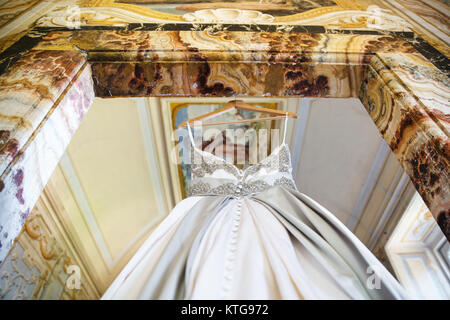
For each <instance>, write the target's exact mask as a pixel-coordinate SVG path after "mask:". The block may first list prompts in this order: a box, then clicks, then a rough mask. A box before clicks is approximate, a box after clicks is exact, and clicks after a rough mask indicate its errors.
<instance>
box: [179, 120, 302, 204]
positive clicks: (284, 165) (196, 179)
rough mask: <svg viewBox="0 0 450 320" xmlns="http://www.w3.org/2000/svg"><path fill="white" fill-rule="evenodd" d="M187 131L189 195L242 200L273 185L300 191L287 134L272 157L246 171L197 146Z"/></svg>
mask: <svg viewBox="0 0 450 320" xmlns="http://www.w3.org/2000/svg"><path fill="white" fill-rule="evenodd" d="M188 130H189V137H190V139H191V143H192V148H191V182H190V186H189V196H195V195H228V196H235V197H243V196H248V195H252V194H256V193H259V192H262V191H265V190H267V189H269V188H271V187H273V186H283V187H286V188H289V189H293V190H297V188H296V186H295V183H294V179H293V177H292V166H291V157H290V152H289V147H288V145H287V144H286V143H285V142H284V140H285V136H286V134H285V135H284V138H283V143H282V144H281V145H280V146H278V147H277V148H276V149H275V150H273V152H272V153H271V154H270V155H269V156H267V157H266V158H264V159H263V160H261V161H259V162H258V163H256V164H254V165H251V166H249V167H247V168H245V169H239V168H237V167H236V166H235V165H234V164H232V163H230V162H228V161H226V160H225V159H223V158H221V157H218V156H216V155H214V154H212V153H210V152H206V151H203V150H201V149H198V148H197V147H195V145H194V140H193V137H192V134H191V132H190V127H188ZM285 133H286V132H285Z"/></svg>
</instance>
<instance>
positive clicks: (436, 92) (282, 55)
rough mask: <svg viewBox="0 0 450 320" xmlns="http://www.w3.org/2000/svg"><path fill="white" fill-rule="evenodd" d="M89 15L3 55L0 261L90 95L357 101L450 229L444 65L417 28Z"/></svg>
mask: <svg viewBox="0 0 450 320" xmlns="http://www.w3.org/2000/svg"><path fill="white" fill-rule="evenodd" d="M83 10H84V9H83ZM86 10H87V9H86ZM88 18H89V17H88ZM94 18H95V19H97V20H95V19H94ZM94 18H92V19H94V21H95V23H94V24H96V25H94V26H92V25H89V24H88V25H85V26H83V23H81V24H80V25H77V26H76V27H77V28H78V29H73V28H68V27H63V26H56V27H55V26H45V24H44V25H43V24H41V26H38V27H35V28H33V29H32V30H30V31H29V32H28V33H27V34H26V35H24V36H23V37H22V38H21V39H20V40H18V41H17V42H16V43H15V44H13V45H12V46H11V47H10V48H8V50H10V51H14V50H16V51H20V52H21V54H20V55H15V56H11V57H9V56H7V54H8V50H6V51H4V52H3V53H2V55H3V56H4V57H5V59H3V61H7V62H8V63H7V64H2V65H1V68H0V69H1V70H0V71H2V74H1V75H0V113H1V118H0V121H1V125H2V130H1V131H0V135H1V136H0V138H1V142H0V143H1V147H0V169H1V172H2V173H1V176H0V218H1V219H0V221H1V226H0V228H1V229H3V230H4V231H5V230H7V231H8V236H7V238H6V239H2V240H3V241H2V242H3V245H2V246H1V247H0V260H1V259H2V258H3V257H4V256H5V254H6V253H7V251H8V249H9V247H10V245H11V243H12V240H13V239H14V238H15V236H16V235H17V234H18V232H19V231H20V228H21V227H22V225H23V223H24V222H25V219H26V218H27V216H28V213H29V212H30V210H31V208H32V207H33V205H34V203H35V202H36V200H37V198H38V197H39V195H40V193H41V190H42V188H43V187H44V186H45V184H46V182H47V180H48V178H49V176H50V175H51V173H52V171H53V169H54V167H55V166H56V164H57V163H58V161H59V158H60V156H61V155H62V153H63V151H64V149H65V147H66V146H67V144H68V143H69V141H70V139H71V137H72V134H73V133H74V131H75V130H76V129H77V127H78V125H79V123H80V122H81V120H82V117H83V115H84V114H85V113H86V112H87V110H88V109H89V106H90V104H91V102H92V99H93V97H94V96H100V97H120V96H231V95H233V96H300V97H311V96H315V97H341V98H342V97H358V98H359V99H360V100H361V101H362V102H363V104H364V105H365V107H366V109H367V111H368V113H369V114H370V116H371V117H372V119H373V120H374V122H375V124H376V126H377V127H378V129H379V131H380V134H381V135H382V136H383V137H384V139H385V140H386V141H387V143H388V144H389V145H390V147H391V149H392V150H393V152H394V154H395V155H396V156H397V158H398V160H399V162H400V163H401V165H402V166H403V168H404V170H405V172H406V173H407V174H408V175H409V176H410V178H411V180H412V182H413V183H414V185H415V187H416V189H417V190H418V192H419V194H420V195H421V196H422V198H423V199H424V201H425V203H426V204H427V206H428V207H429V209H430V211H431V212H432V213H433V216H434V217H435V218H436V220H437V221H438V223H439V225H440V227H441V229H442V230H443V231H444V233H445V234H446V235H447V237H448V236H449V233H450V230H449V216H450V213H449V190H448V186H449V177H448V167H449V164H448V161H449V148H448V146H449V138H448V128H449V121H448V107H449V106H448V100H449V99H448V98H449V96H450V90H449V81H448V76H447V73H448V63H447V60H446V57H445V56H443V55H441V54H440V53H439V51H437V50H436V49H434V48H433V47H432V46H431V45H429V44H428V43H427V42H425V41H424V40H423V39H422V38H420V37H418V36H417V35H416V34H414V32H411V31H405V30H401V31H392V30H391V31H386V30H381V31H380V30H378V31H376V30H373V29H372V30H367V29H363V30H359V29H358V30H356V29H351V30H349V29H343V30H340V31H339V32H337V30H336V29H335V28H327V27H326V26H304V25H287V24H284V25H276V24H267V25H255V24H253V25H238V24H232V25H227V24H221V25H217V24H214V25H212V24H195V23H186V22H184V23H180V24H176V23H163V24H161V23H147V24H133V23H125V24H124V23H120V25H111V24H108V25H106V24H104V25H101V24H100V25H99V24H98V16H94ZM88 20H89V19H88ZM41 21H44V20H41ZM366 25H367V24H366ZM353 26H355V25H353ZM72 27H73V26H72ZM5 52H6V53H5Z"/></svg>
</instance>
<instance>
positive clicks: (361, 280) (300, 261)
mask: <svg viewBox="0 0 450 320" xmlns="http://www.w3.org/2000/svg"><path fill="white" fill-rule="evenodd" d="M286 121H287V117H286ZM285 128H286V126H285ZM188 130H189V138H190V140H191V143H192V149H193V154H194V155H195V156H196V157H197V160H198V159H200V160H201V161H193V163H192V164H191V175H192V179H191V185H190V196H189V197H188V198H186V199H184V200H182V201H181V202H180V203H178V205H176V207H175V208H174V209H173V210H172V212H171V213H170V214H169V215H168V217H167V218H166V219H165V220H164V221H163V222H162V223H161V224H160V225H159V226H158V227H157V228H156V230H155V231H154V232H153V233H152V234H151V235H150V236H149V238H148V239H147V240H146V241H145V242H144V244H143V245H142V246H141V247H140V249H139V250H138V251H137V253H136V254H135V255H134V257H133V258H132V259H131V260H130V261H129V263H128V264H127V265H126V266H125V268H124V269H123V270H122V271H121V273H120V274H119V275H118V277H117V278H116V279H115V280H114V281H113V283H112V284H111V286H110V287H109V288H108V290H107V291H106V292H105V294H104V295H103V297H102V299H404V298H406V297H405V294H404V291H403V288H402V287H401V286H400V284H399V283H398V282H397V280H396V279H395V278H394V277H393V276H392V275H391V274H390V273H389V271H387V270H386V268H385V267H384V266H383V265H382V264H381V263H380V262H379V261H378V260H377V259H376V257H375V256H374V255H373V254H372V253H371V252H370V251H369V250H368V249H367V248H366V247H365V246H364V245H363V244H362V242H361V241H359V240H358V238H357V237H356V236H355V235H354V234H353V233H352V232H351V231H349V230H348V229H347V228H346V227H345V225H344V224H342V223H341V222H340V221H339V220H338V219H337V218H336V217H335V216H334V215H333V214H331V213H330V212H329V211H328V210H327V209H325V208H324V207H322V206H321V205H320V204H318V203H317V202H316V201H314V200H313V199H311V198H310V197H308V196H307V195H305V194H302V193H300V192H299V191H298V190H297V188H296V186H295V183H294V180H293V177H292V168H291V160H290V152H289V148H288V146H287V145H286V143H285V137H286V131H285V132H284V138H283V143H282V144H281V145H280V146H279V147H277V148H276V149H275V150H273V152H272V153H271V154H270V155H269V156H268V157H266V158H265V159H263V160H262V161H260V162H259V163H257V164H255V165H251V166H249V167H248V168H246V169H245V170H242V169H239V168H237V167H236V166H234V165H233V164H231V163H230V162H227V161H226V160H225V159H223V158H220V157H218V156H216V155H213V154H211V153H209V152H205V151H203V150H201V149H198V148H197V147H195V144H194V139H193V137H192V133H191V130H190V127H188Z"/></svg>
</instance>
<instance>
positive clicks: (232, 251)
mask: <svg viewBox="0 0 450 320" xmlns="http://www.w3.org/2000/svg"><path fill="white" fill-rule="evenodd" d="M241 208H242V199H239V200H238V202H237V210H236V214H235V216H234V219H233V228H232V229H231V237H230V242H229V249H228V252H227V259H226V263H225V281H224V282H223V287H222V289H223V297H222V298H223V299H225V298H226V296H227V294H228V292H229V291H230V290H231V280H232V272H233V267H234V262H235V258H236V250H237V236H238V230H239V224H240V221H241Z"/></svg>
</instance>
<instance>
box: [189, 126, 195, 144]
mask: <svg viewBox="0 0 450 320" xmlns="http://www.w3.org/2000/svg"><path fill="white" fill-rule="evenodd" d="M187 130H188V133H189V139H191V144H192V146H193V147H194V148H195V143H194V137H193V136H192V132H191V126H190V125H189V121H188V122H187Z"/></svg>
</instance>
